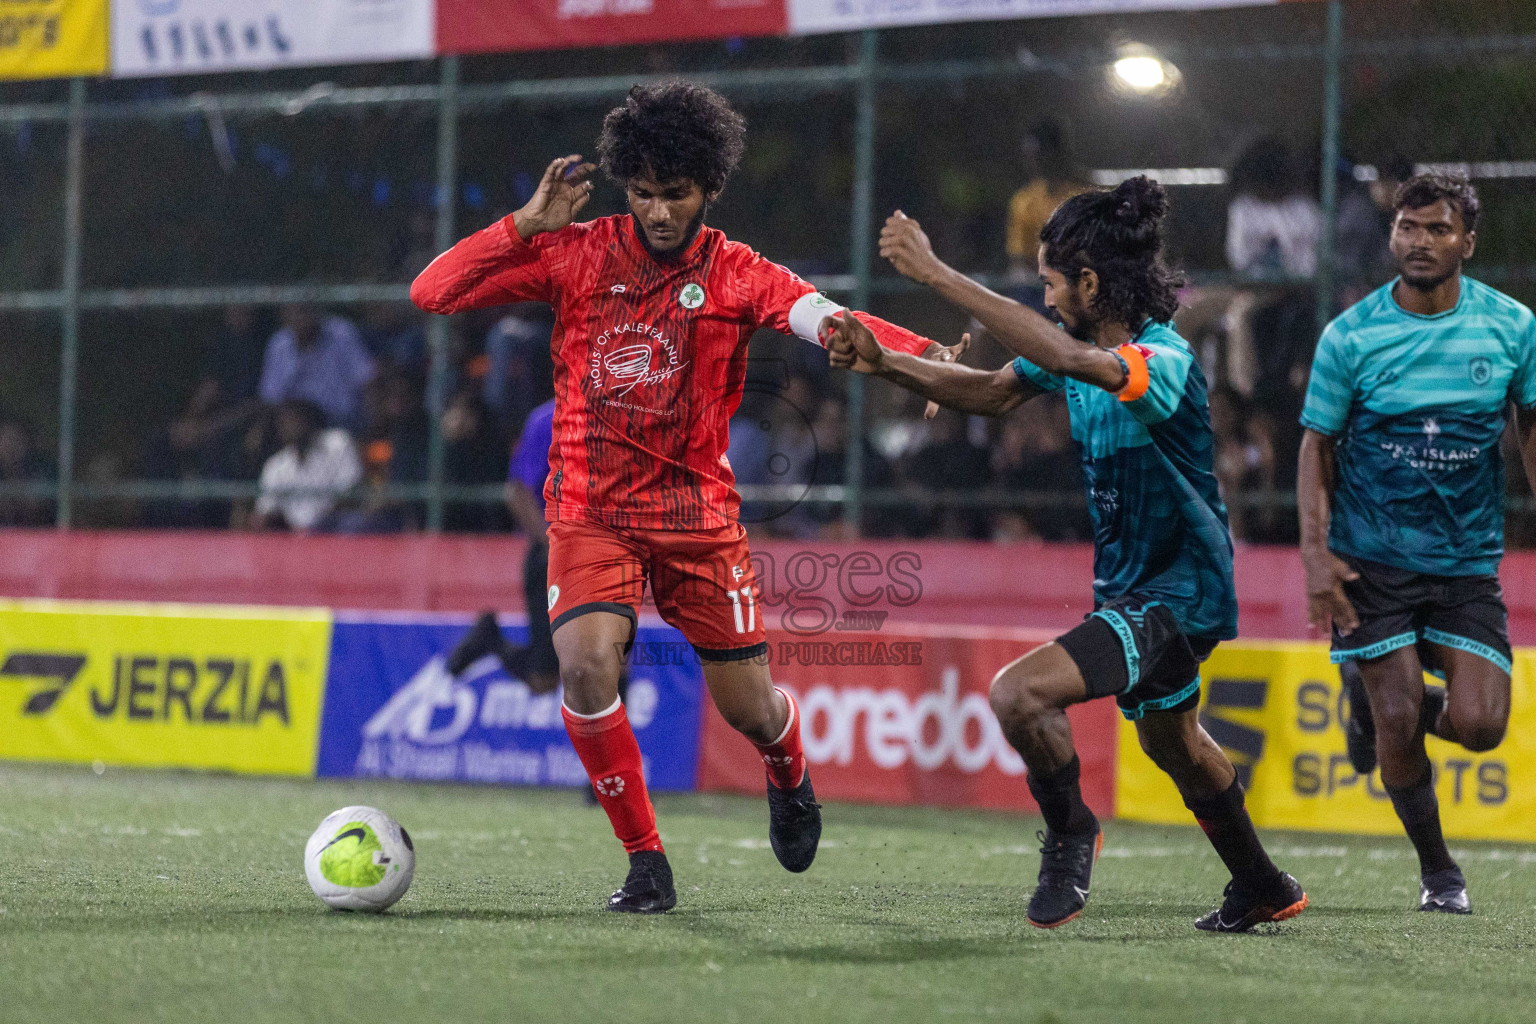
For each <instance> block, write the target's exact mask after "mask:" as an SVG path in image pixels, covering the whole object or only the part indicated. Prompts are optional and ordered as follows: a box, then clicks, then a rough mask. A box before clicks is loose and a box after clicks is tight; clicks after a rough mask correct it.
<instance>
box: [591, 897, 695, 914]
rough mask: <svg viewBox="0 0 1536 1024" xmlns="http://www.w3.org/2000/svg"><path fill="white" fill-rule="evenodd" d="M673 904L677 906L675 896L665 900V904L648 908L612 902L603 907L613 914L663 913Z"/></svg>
mask: <svg viewBox="0 0 1536 1024" xmlns="http://www.w3.org/2000/svg"><path fill="white" fill-rule="evenodd" d="M675 906H677V897H676V896H673V897H672V898H671V899H670V900H668V901H667V903H666V905H665V906H660V907H655V908H652V909H650V910H644V909H641V908H640V907H626V906H622V905H615V904H612V903H610V904H609V905H608V906H607V907H605V908H604V909H606V910H607V911H608V912H609V913H613V914H665V913H666V912H667V911H669V910H671V909H672V908H673V907H675Z"/></svg>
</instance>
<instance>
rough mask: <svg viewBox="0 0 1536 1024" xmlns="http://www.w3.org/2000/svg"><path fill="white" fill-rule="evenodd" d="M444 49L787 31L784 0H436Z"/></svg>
mask: <svg viewBox="0 0 1536 1024" xmlns="http://www.w3.org/2000/svg"><path fill="white" fill-rule="evenodd" d="M437 6H438V12H437V41H438V49H439V50H440V51H441V52H443V53H493V52H496V51H499V50H553V49H560V48H564V47H577V46H614V45H618V44H622V43H654V42H662V41H664V40H687V39H721V38H725V37H728V36H768V35H783V34H784V32H785V31H786V29H787V21H786V19H785V11H784V0H438V5H437Z"/></svg>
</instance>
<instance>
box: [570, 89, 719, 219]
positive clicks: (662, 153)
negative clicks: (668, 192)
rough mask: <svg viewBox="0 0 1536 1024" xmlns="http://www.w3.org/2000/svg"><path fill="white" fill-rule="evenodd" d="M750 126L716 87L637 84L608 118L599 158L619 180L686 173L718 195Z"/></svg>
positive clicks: (668, 178) (707, 192)
mask: <svg viewBox="0 0 1536 1024" xmlns="http://www.w3.org/2000/svg"><path fill="white" fill-rule="evenodd" d="M746 131H747V121H746V118H744V117H742V116H741V115H740V114H738V113H737V112H736V111H735V110H733V109H732V108H731V105H730V103H728V102H727V101H726V99H725V97H724V96H721V95H720V94H719V93H717V92H715V91H714V90H713V89H706V88H705V87H704V86H702V85H695V84H694V83H692V82H664V83H662V84H660V85H637V86H635V87H634V88H633V89H630V90H629V95H628V96H626V97H625V98H624V104H623V106H618V107H614V108H613V109H612V110H610V111H609V112H608V116H607V117H605V118H603V133H602V134H601V135H600V136H598V139H597V153H598V159H599V161H600V162H601V163H602V167H603V170H604V171H605V172H607V174H608V176H609V177H610V178H612V179H613V180H614V182H615V183H617V184H619V185H626V184H628V182H629V180H630V179H631V178H634V177H636V176H638V175H641V174H645V175H648V176H650V177H652V178H654V179H656V180H657V181H661V182H666V181H677V180H678V179H681V178H687V179H690V180H692V181H693V182H695V183H696V184H697V185H698V186H699V187H700V188H701V189H703V190H704V194H705V195H708V196H714V195H717V194H718V193H719V192H720V190H721V189H723V188H725V183H726V180H727V179H729V178H730V176H731V172H732V171H734V170H736V165H737V164H738V163H740V162H741V154H742V150H743V149H745V148H746V146H745V143H744V142H743V141H742V137H743V136H744V135H745V134H746Z"/></svg>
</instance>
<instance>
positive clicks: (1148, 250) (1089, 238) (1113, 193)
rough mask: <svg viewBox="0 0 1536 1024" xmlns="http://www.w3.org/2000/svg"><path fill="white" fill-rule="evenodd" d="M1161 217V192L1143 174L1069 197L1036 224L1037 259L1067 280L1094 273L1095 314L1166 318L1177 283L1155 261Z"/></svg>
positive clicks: (1164, 205)
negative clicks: (1041, 253) (1041, 252)
mask: <svg viewBox="0 0 1536 1024" xmlns="http://www.w3.org/2000/svg"><path fill="white" fill-rule="evenodd" d="M1167 215H1168V193H1166V192H1164V191H1163V187H1162V186H1161V185H1159V184H1158V183H1157V182H1155V181H1153V180H1151V179H1150V178H1148V177H1147V176H1146V175H1138V176H1137V177H1134V178H1128V179H1127V180H1125V181H1122V182H1121V183H1120V184H1119V185H1118V186H1116V187H1115V188H1112V189H1102V190H1094V191H1090V192H1084V193H1082V194H1081V195H1076V196H1073V197H1072V198H1071V199H1068V200H1067V201H1066V202H1064V203H1062V204H1061V205H1060V206H1058V207H1057V208H1056V212H1055V213H1053V214H1051V217H1050V220H1048V221H1046V222H1045V227H1043V228H1041V229H1040V241H1041V243H1042V244H1043V245H1044V246H1045V262H1046V264H1047V265H1048V266H1050V267H1051V268H1052V269H1053V270H1057V271H1060V272H1061V273H1062V274H1065V275H1066V276H1067V278H1068V279H1075V278H1076V277H1077V276H1078V275H1079V274H1081V273H1082V272H1083V271H1084V270H1088V269H1092V270H1093V271H1094V273H1096V274H1098V275H1099V295H1098V298H1097V299H1095V300H1094V304H1093V308H1094V311H1095V312H1096V313H1097V314H1099V315H1100V316H1103V317H1105V318H1106V319H1108V320H1111V321H1114V322H1117V323H1125V324H1129V325H1130V326H1131V327H1133V328H1134V327H1136V326H1137V325H1139V324H1140V323H1141V322H1142V321H1143V320H1145V319H1146V318H1148V317H1151V318H1152V319H1153V320H1155V321H1157V322H1158V323H1167V322H1168V321H1169V320H1172V319H1173V314H1174V313H1175V312H1177V311H1178V308H1179V288H1181V287H1182V286H1183V284H1184V278H1183V277H1182V275H1180V274H1177V273H1175V272H1173V271H1172V270H1169V269H1168V267H1167V266H1166V265H1165V264H1164V263H1163V218H1164V217H1166V216H1167Z"/></svg>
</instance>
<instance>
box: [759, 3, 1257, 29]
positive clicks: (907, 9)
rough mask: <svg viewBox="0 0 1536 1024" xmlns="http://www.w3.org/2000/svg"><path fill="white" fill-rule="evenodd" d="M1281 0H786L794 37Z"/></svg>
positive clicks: (1252, 5) (1249, 5)
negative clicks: (968, 22)
mask: <svg viewBox="0 0 1536 1024" xmlns="http://www.w3.org/2000/svg"><path fill="white" fill-rule="evenodd" d="M1283 2H1286V0H787V3H788V4H789V30H790V31H791V32H793V33H795V34H796V35H804V34H811V33H815V32H850V31H854V30H856V29H865V28H889V27H894V26H899V25H934V24H939V23H941V22H947V21H1006V20H1008V19H1010V18H1054V17H1066V16H1069V15H1074V14H1130V13H1133V12H1138V11H1174V10H1196V9H1199V8H1211V7H1266V6H1270V5H1273V4H1277V3H1283Z"/></svg>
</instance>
